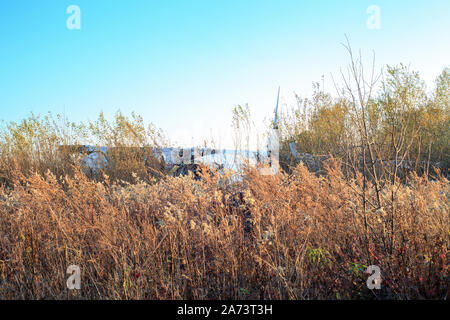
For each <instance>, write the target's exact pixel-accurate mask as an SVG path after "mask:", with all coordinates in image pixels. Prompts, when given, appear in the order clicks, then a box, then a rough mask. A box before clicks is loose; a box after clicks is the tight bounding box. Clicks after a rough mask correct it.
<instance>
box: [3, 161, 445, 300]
mask: <svg viewBox="0 0 450 320" xmlns="http://www.w3.org/2000/svg"><path fill="white" fill-rule="evenodd" d="M327 172H328V173H327V175H326V176H322V177H317V176H315V175H314V174H311V173H310V172H309V171H308V170H307V169H306V168H305V167H304V166H302V165H299V166H298V167H296V168H295V169H294V170H293V172H292V174H290V175H287V174H283V173H279V174H277V175H274V176H261V175H260V174H259V173H258V172H257V171H256V170H254V169H248V170H247V171H246V173H245V175H244V177H243V179H242V181H238V182H233V183H226V182H224V181H223V177H222V178H221V177H220V176H219V175H213V176H211V175H205V176H204V177H203V179H201V180H199V181H197V180H194V179H193V177H192V176H185V177H176V178H174V177H167V178H165V179H163V180H161V181H159V182H157V183H154V184H149V183H147V182H143V181H140V180H139V179H138V178H136V181H135V183H118V182H114V181H110V180H109V179H108V177H105V179H104V180H102V182H98V181H97V182H96V181H93V180H89V179H88V178H86V177H85V176H84V175H83V174H82V173H81V171H80V170H75V174H74V175H73V176H72V177H69V176H67V177H65V178H64V177H62V178H61V177H55V176H54V175H52V174H50V173H49V174H47V175H44V176H42V175H40V174H34V175H31V176H23V175H22V174H21V173H20V172H19V171H17V172H15V174H14V179H13V181H12V186H8V187H7V186H3V187H1V188H0V299H444V298H447V297H448V290H449V281H448V249H449V210H448V209H449V208H448V198H449V183H448V180H447V179H445V178H443V177H441V178H437V179H435V180H429V179H427V178H424V177H419V176H417V175H415V174H413V175H411V176H410V177H409V178H408V180H407V181H406V183H403V184H399V185H395V186H394V187H392V186H391V185H390V184H389V183H386V184H385V185H384V187H383V189H382V190H381V196H382V207H381V208H380V207H378V206H377V205H375V191H374V187H373V186H371V185H369V186H368V187H367V191H366V193H367V195H366V196H367V203H368V204H367V206H366V209H365V210H364V209H363V203H362V197H361V192H362V191H361V190H362V179H361V178H359V179H358V178H357V179H354V180H349V179H347V178H345V177H344V176H343V174H342V173H341V171H340V169H339V165H336V164H329V165H328V166H327ZM391 188H395V189H396V190H395V192H396V195H397V197H396V199H395V204H394V205H393V203H392V199H391V194H392V193H391ZM73 264H74V265H79V266H80V269H81V290H69V289H67V287H66V281H67V278H68V277H69V275H68V274H66V270H67V268H68V266H69V265H73ZM369 265H377V266H379V267H380V270H381V279H382V287H381V289H380V290H376V289H374V290H370V289H368V288H367V285H366V280H367V278H368V276H369V275H368V274H366V273H364V271H365V270H366V268H367V266H369Z"/></svg>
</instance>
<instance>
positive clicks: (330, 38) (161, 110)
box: [0, 0, 450, 144]
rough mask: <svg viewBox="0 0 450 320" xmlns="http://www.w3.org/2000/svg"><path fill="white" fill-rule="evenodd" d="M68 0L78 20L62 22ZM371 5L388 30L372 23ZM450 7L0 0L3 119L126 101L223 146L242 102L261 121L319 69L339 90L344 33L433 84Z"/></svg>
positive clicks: (353, 0)
mask: <svg viewBox="0 0 450 320" xmlns="http://www.w3.org/2000/svg"><path fill="white" fill-rule="evenodd" d="M72 4H74V5H78V6H79V7H80V9H81V29H80V30H69V29H67V27H66V20H67V18H68V17H69V14H67V13H66V8H67V7H68V6H69V5H72ZM370 5H377V6H379V7H380V9H381V29H380V30H370V29H368V28H367V26H366V21H367V19H368V18H369V14H368V13H367V12H366V10H367V8H368V7H369V6H370ZM449 12H450V1H448V0H441V1H440V0H435V1H412V0H410V1H403V0H395V1H392V0H390V1H376V0H371V1H364V0H342V1H331V0H330V1H323V0H322V1H320V0H319V1H301V0H226V1H225V0H209V1H207V0H190V1H184V0H178V1H175V0H142V1H140V0H128V1H125V0H115V1H112V0H71V1H65V0H39V1H34V0H0V119H3V120H7V121H9V120H20V119H22V118H23V117H26V116H27V115H29V114H30V112H34V113H36V114H44V113H46V112H47V111H52V112H53V113H61V114H62V113H64V114H65V115H66V116H67V117H68V118H69V119H71V120H75V121H86V120H94V119H95V118H96V117H97V116H98V113H99V112H100V111H104V112H105V114H106V115H107V116H108V117H111V116H112V115H113V114H114V113H115V112H116V111H117V110H119V109H120V110H121V111H122V112H124V113H126V114H128V113H130V112H131V111H135V112H137V113H138V114H141V115H142V116H143V117H144V119H145V120H146V121H148V122H153V123H155V124H156V125H157V126H159V127H162V128H163V129H164V130H165V131H166V132H167V133H168V134H169V136H171V137H172V138H173V140H175V141H178V142H179V143H180V144H190V143H191V142H197V141H199V140H202V139H204V138H209V136H210V135H211V133H213V135H214V136H220V137H219V139H223V140H224V141H223V142H222V143H223V144H227V143H228V138H229V129H230V126H231V109H232V108H233V107H234V106H235V105H237V104H245V103H248V104H249V105H250V107H251V110H252V113H253V114H254V117H255V120H256V121H262V119H263V118H264V117H269V116H270V115H271V112H272V110H273V108H274V105H275V100H276V92H277V87H278V86H281V103H282V105H289V104H290V103H291V102H292V99H293V92H294V91H295V92H296V93H298V94H299V95H301V96H308V95H310V93H311V91H312V82H313V81H320V79H321V76H322V75H324V76H325V89H328V90H330V91H332V90H333V87H332V83H331V80H330V74H331V73H332V74H333V75H334V76H335V77H338V75H339V68H341V67H345V66H346V64H347V63H348V57H347V55H346V52H345V50H344V48H343V47H342V45H341V43H342V42H344V41H345V34H347V35H348V37H349V38H350V41H351V44H352V47H353V48H354V49H355V50H359V49H361V50H362V54H363V56H365V57H367V59H368V60H370V57H371V53H372V50H374V51H375V53H376V59H377V67H381V66H383V65H385V64H391V65H395V64H398V63H400V62H403V63H405V64H407V65H408V64H409V65H410V66H411V68H412V69H414V70H417V71H419V72H420V74H421V75H422V77H423V78H424V79H425V80H426V81H427V83H428V84H429V86H432V81H433V79H434V78H435V77H436V76H437V75H438V74H439V73H440V71H442V69H443V68H444V67H445V66H448V65H449V61H450V59H449V57H450V36H449V35H450V19H448V15H449Z"/></svg>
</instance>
